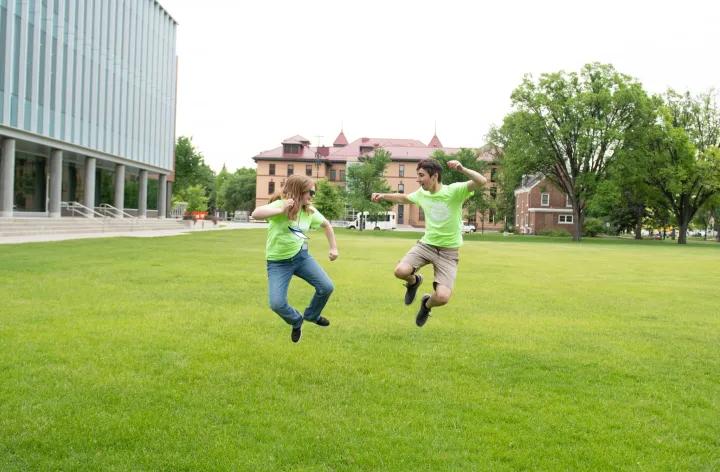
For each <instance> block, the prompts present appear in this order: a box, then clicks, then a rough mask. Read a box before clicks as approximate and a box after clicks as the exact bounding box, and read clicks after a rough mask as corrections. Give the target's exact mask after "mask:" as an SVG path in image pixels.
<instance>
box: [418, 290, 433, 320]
mask: <svg viewBox="0 0 720 472" xmlns="http://www.w3.org/2000/svg"><path fill="white" fill-rule="evenodd" d="M428 300H430V295H429V294H427V293H426V294H425V295H423V297H422V301H420V309H419V310H418V313H417V316H416V317H415V324H416V325H418V327H421V326H423V325H424V324H425V323H426V322H427V319H428V317H429V316H430V308H428V307H426V306H425V302H426V301H428Z"/></svg>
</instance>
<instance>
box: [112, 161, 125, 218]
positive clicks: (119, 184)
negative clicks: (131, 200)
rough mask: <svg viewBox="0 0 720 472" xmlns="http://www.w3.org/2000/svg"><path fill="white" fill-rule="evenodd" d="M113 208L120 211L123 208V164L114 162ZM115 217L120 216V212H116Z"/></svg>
mask: <svg viewBox="0 0 720 472" xmlns="http://www.w3.org/2000/svg"><path fill="white" fill-rule="evenodd" d="M113 206H114V207H115V208H117V209H118V210H120V211H124V210H125V166H124V165H122V164H115V202H114V204H113ZM115 217H117V218H122V217H123V215H122V213H120V212H118V213H117V214H116V215H115Z"/></svg>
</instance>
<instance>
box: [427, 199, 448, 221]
mask: <svg viewBox="0 0 720 472" xmlns="http://www.w3.org/2000/svg"><path fill="white" fill-rule="evenodd" d="M449 216H450V209H449V208H448V206H447V205H446V204H444V203H441V202H437V203H433V204H431V205H430V217H431V218H432V219H433V220H435V221H438V222H440V221H445V220H447V219H448V217H449Z"/></svg>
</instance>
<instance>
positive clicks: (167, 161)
mask: <svg viewBox="0 0 720 472" xmlns="http://www.w3.org/2000/svg"><path fill="white" fill-rule="evenodd" d="M176 26H177V24H176V22H175V21H174V20H173V18H172V17H171V16H170V15H169V14H168V13H167V12H166V11H165V10H164V9H163V8H162V6H161V5H160V4H159V3H158V2H157V1H155V0H0V141H1V142H2V148H0V158H2V166H1V167H0V187H2V192H0V205H2V208H0V211H2V212H3V213H0V216H11V215H8V208H10V210H11V211H12V210H15V211H46V212H50V213H52V206H53V205H55V206H57V202H55V200H62V201H65V200H66V199H72V200H78V201H81V200H82V199H83V198H84V199H85V201H86V202H88V203H89V202H94V203H97V202H98V200H99V194H100V193H101V192H97V191H95V189H94V187H96V186H97V185H98V181H102V179H97V180H96V179H94V178H90V177H91V176H92V173H93V172H95V173H96V174H97V175H98V176H99V174H101V172H103V171H104V172H106V173H107V172H110V173H114V172H117V175H118V176H120V177H121V178H122V179H126V180H127V181H129V182H134V184H133V185H130V186H129V187H130V188H136V187H137V181H138V177H137V176H138V175H143V173H146V174H144V175H149V176H150V179H151V180H153V181H158V182H160V183H161V184H162V185H164V186H166V182H167V178H168V177H172V173H173V170H174V141H175V131H174V130H175V101H176V96H175V93H176V71H177V67H176V64H177V58H176V51H175V35H176ZM53 159H54V160H58V159H59V160H60V161H61V162H60V163H59V164H57V163H55V164H53ZM10 161H12V162H10ZM120 167H122V169H120ZM53 170H54V172H53ZM58 173H59V174H60V175H56V174H58ZM9 174H12V175H9ZM85 180H89V181H90V183H91V184H92V187H93V191H92V192H91V193H92V195H90V193H88V188H89V187H88V186H87V185H85ZM92 180H96V182H92ZM171 180H172V179H171ZM141 181H143V182H146V181H147V178H144V179H141ZM145 185H146V184H145ZM8 186H11V187H12V189H9V188H8ZM58 187H59V188H58ZM127 187H128V185H125V188H127ZM116 189H117V187H116ZM115 193H118V192H117V190H116V192H115ZM154 193H158V192H154ZM160 193H161V194H162V198H163V199H164V201H167V200H169V198H168V197H167V194H166V190H163V188H162V186H161V189H160ZM145 195H147V192H146V189H145ZM114 198H115V200H114V201H115V202H118V201H120V202H124V201H127V200H128V199H127V198H126V196H125V195H120V196H118V195H115V196H114ZM9 199H11V200H12V205H10V203H8V200H9ZM129 200H130V201H136V200H137V196H135V197H134V200H133V198H130V199H129ZM154 203H155V202H153V203H151V206H154ZM139 206H142V205H139ZM50 216H53V215H50ZM55 216H57V215H55Z"/></svg>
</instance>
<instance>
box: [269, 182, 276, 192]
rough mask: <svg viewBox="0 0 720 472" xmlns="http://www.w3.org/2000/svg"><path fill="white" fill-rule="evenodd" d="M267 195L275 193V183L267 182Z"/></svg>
mask: <svg viewBox="0 0 720 472" xmlns="http://www.w3.org/2000/svg"><path fill="white" fill-rule="evenodd" d="M268 193H269V194H271V195H272V194H273V193H275V182H273V181H272V180H271V181H270V182H268Z"/></svg>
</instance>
